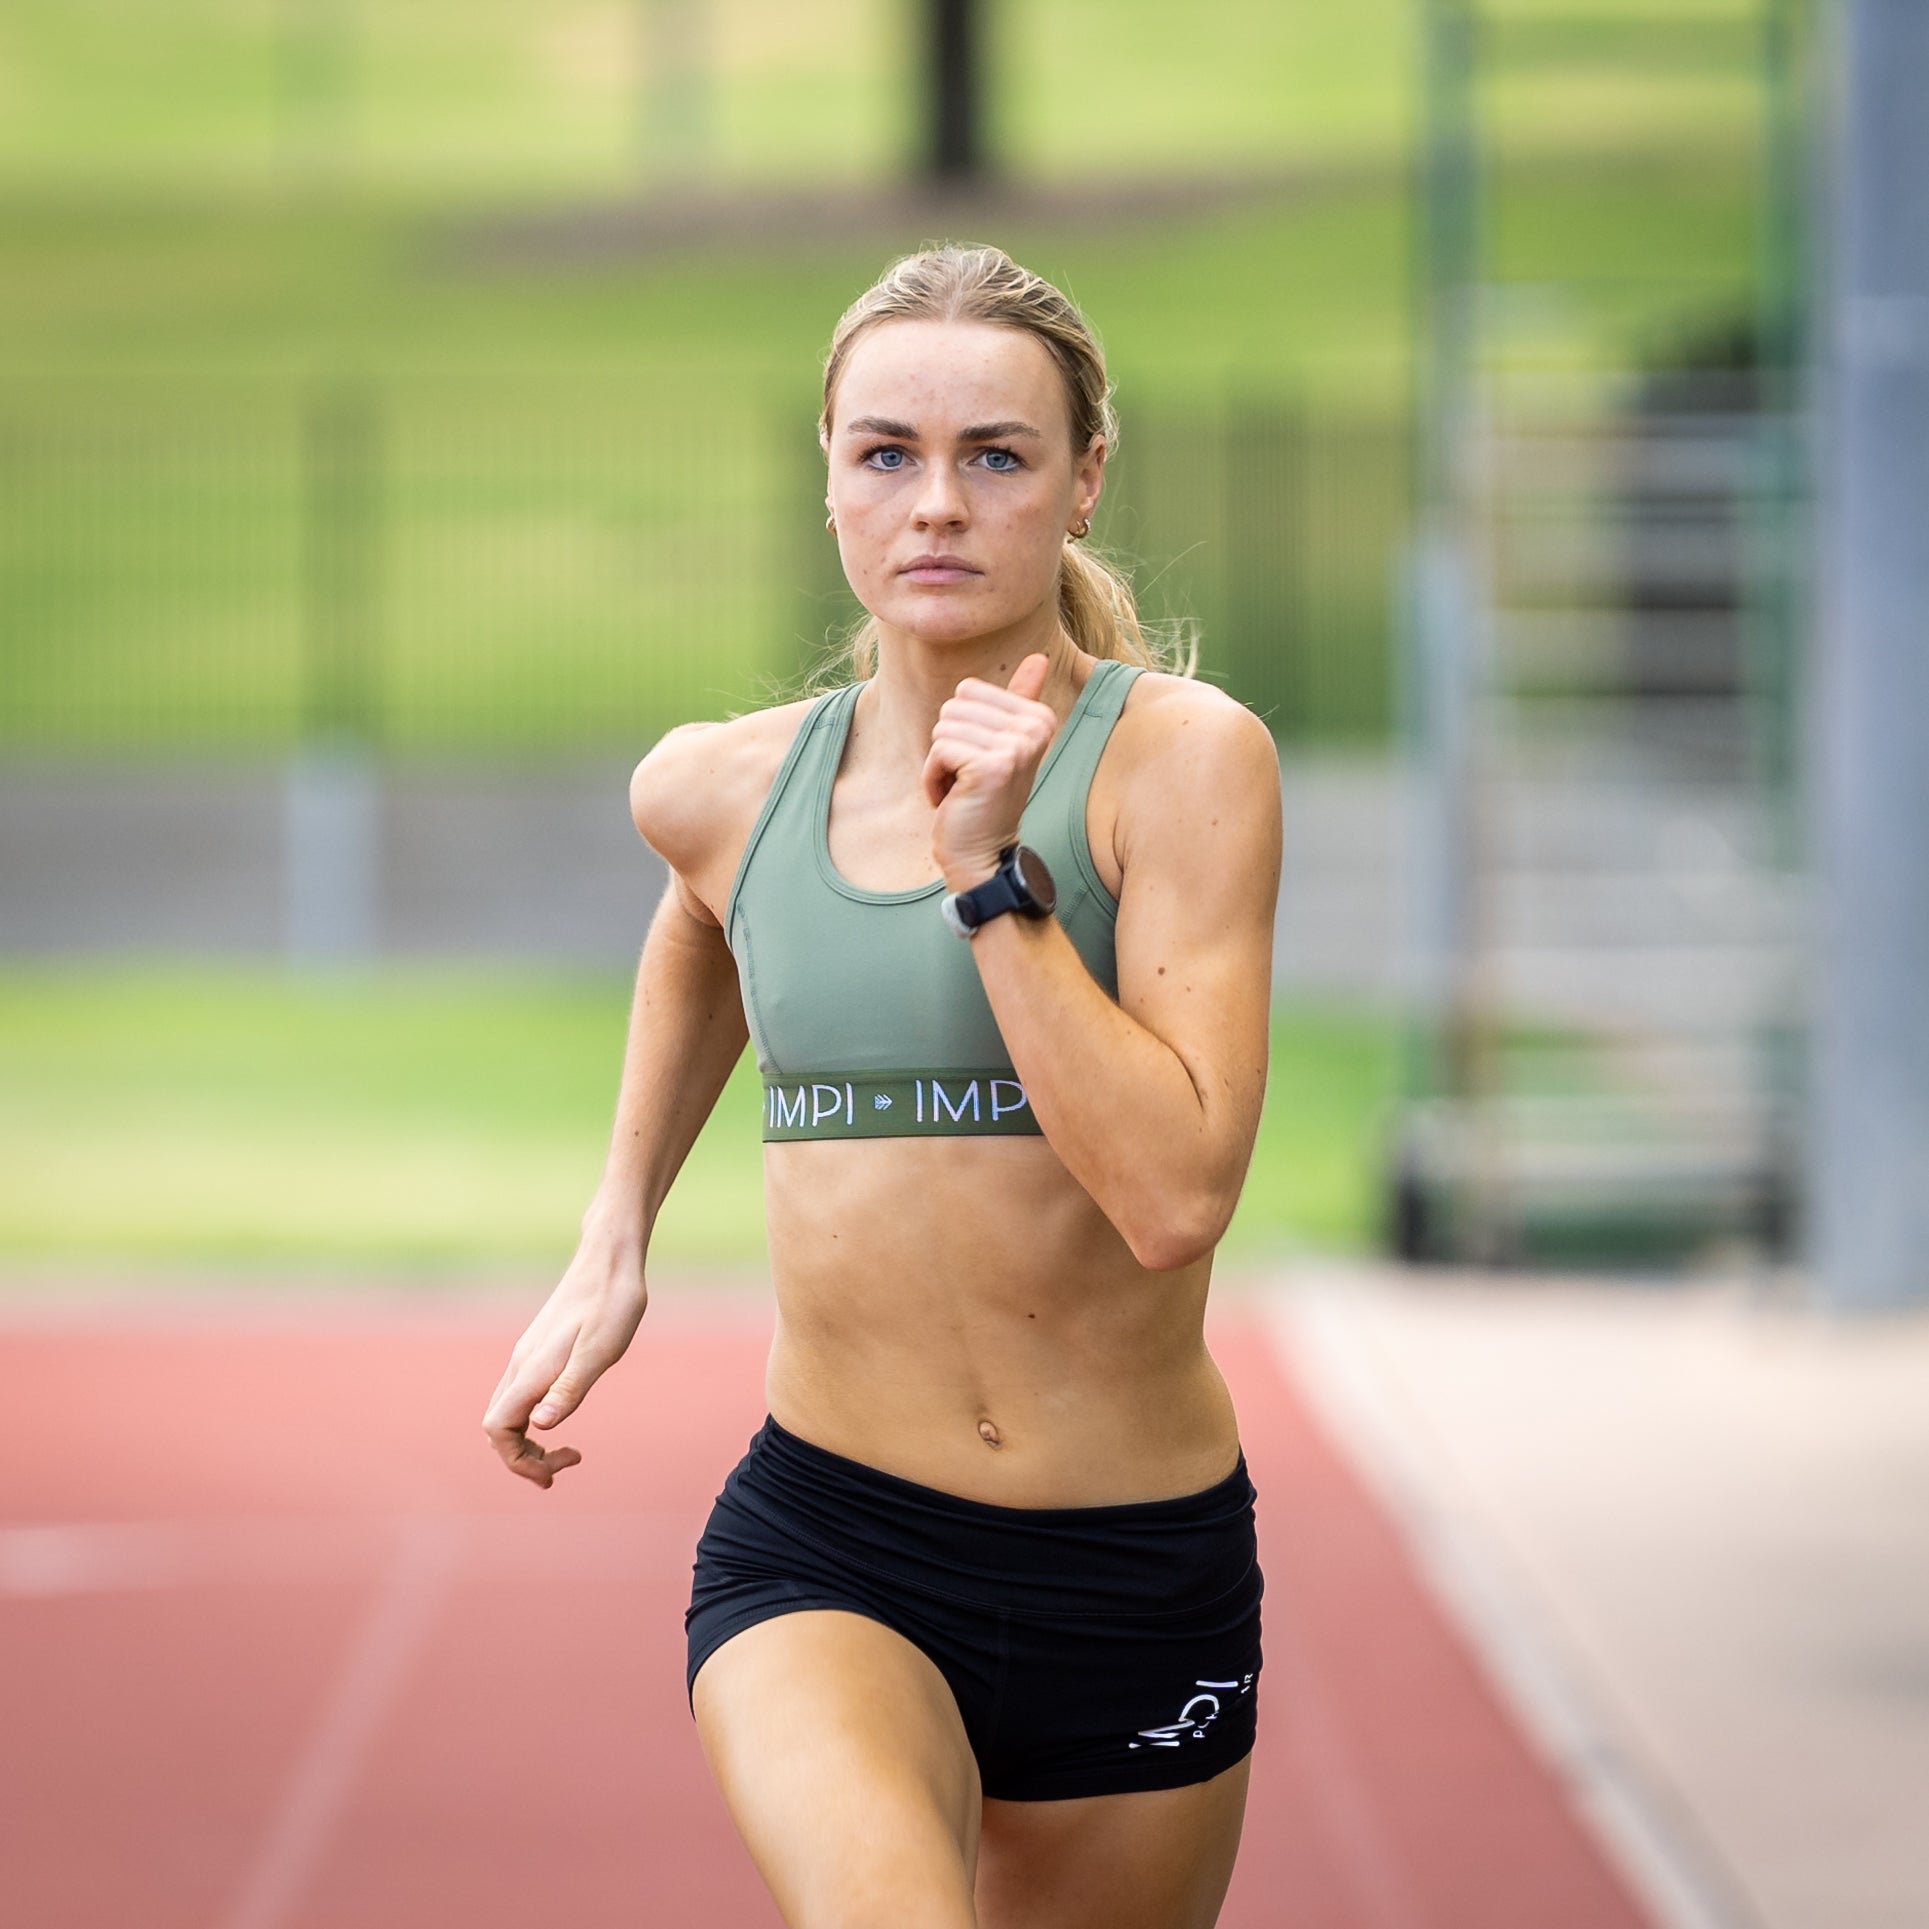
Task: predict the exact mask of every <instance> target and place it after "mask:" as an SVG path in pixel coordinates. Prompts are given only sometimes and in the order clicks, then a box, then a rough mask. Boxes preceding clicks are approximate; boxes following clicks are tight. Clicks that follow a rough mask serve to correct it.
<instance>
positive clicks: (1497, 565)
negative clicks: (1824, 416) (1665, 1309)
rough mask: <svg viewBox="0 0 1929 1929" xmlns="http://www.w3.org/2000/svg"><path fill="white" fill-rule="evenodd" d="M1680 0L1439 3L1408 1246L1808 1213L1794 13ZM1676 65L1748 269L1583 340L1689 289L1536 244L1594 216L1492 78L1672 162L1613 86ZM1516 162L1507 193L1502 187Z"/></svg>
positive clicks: (1423, 337)
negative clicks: (1717, 122) (1746, 230)
mask: <svg viewBox="0 0 1929 1929" xmlns="http://www.w3.org/2000/svg"><path fill="white" fill-rule="evenodd" d="M1692 4H1693V0H1690V6H1689V7H1677V8H1673V9H1670V10H1668V11H1666V12H1662V11H1659V10H1654V9H1648V10H1643V11H1639V12H1632V11H1631V12H1622V13H1615V14H1612V15H1590V16H1587V17H1582V16H1580V15H1578V14H1576V13H1575V12H1574V11H1573V10H1572V9H1569V8H1563V9H1561V10H1560V11H1558V12H1550V11H1549V10H1548V9H1547V7H1546V4H1545V0H1543V3H1542V5H1541V7H1540V9H1539V10H1538V11H1531V12H1530V11H1525V10H1523V9H1522V8H1521V7H1520V6H1517V5H1515V6H1506V7H1502V6H1500V5H1498V4H1495V3H1494V0H1485V3H1484V4H1473V3H1472V0H1430V4H1429V6H1428V8H1427V16H1428V39H1427V53H1428V66H1429V80H1428V88H1427V97H1428V114H1427V131H1426V139H1425V142H1424V147H1423V154H1424V165H1423V170H1422V178H1421V181H1420V183H1419V194H1418V199H1419V204H1420V208H1421V219H1420V223H1419V228H1420V241H1421V245H1420V249H1419V251H1418V256H1417V259H1418V261H1419V263H1420V269H1419V272H1418V274H1417V276H1416V281H1417V283H1418V304H1419V307H1418V313H1417V315H1416V339H1417V341H1418V342H1419V344H1420V360H1419V370H1418V378H1417V386H1416V394H1417V401H1416V408H1417V425H1416V426H1417V459H1416V479H1415V481H1416V497H1417V513H1416V532H1417V533H1416V538H1415V542H1414V547H1413V552H1412V557H1411V566H1410V569H1409V571H1408V573H1407V592H1408V593H1407V621H1406V625H1405V661H1404V679H1403V687H1404V691H1405V699H1406V701H1405V725H1406V732H1407V750H1408V768H1409V771H1410V773H1411V784H1412V812H1411V817H1410V820H1409V826H1408V830H1409V836H1408V853H1409V860H1410V865H1411V871H1412V876H1413V881H1414V918H1415V936H1416V945H1415V960H1416V978H1417V982H1416V983H1415V985H1414V987H1413V988H1414V992H1415V1001H1414V1010H1415V1013H1416V1016H1415V1020H1414V1023H1413V1026H1412V1029H1411V1038H1410V1047H1409V1050H1408V1053H1407V1077H1406V1092H1405V1097H1404V1101H1403V1103H1402V1106H1401V1108H1400V1111H1399V1115H1398V1118H1397V1121H1396V1124H1395V1128H1394V1130H1393V1132H1392V1134H1391V1141H1390V1144H1389V1149H1388V1158H1387V1213H1388V1221H1389V1238H1390V1243H1391V1244H1392V1245H1393V1247H1394V1248H1395V1250H1397V1251H1398V1252H1399V1253H1400V1254H1402V1255H1403V1256H1405V1257H1407V1258H1410V1259H1415V1260H1435V1261H1466V1262H1472V1263H1481V1264H1507V1263H1512V1262H1520V1261H1524V1260H1534V1259H1539V1260H1548V1259H1557V1258H1574V1259H1580V1260H1607V1261H1620V1262H1628V1261H1637V1262H1638V1261H1642V1260H1648V1259H1658V1258H1670V1259H1673V1258H1679V1257H1680V1256H1682V1255H1683V1254H1684V1253H1686V1252H1689V1251H1692V1250H1696V1249H1699V1248H1701V1247H1703V1246H1704V1245H1705V1244H1706V1242H1708V1241H1710V1240H1723V1239H1727V1240H1731V1241H1732V1240H1735V1239H1741V1240H1745V1241H1747V1242H1749V1243H1750V1244H1751V1245H1752V1247H1753V1248H1754V1249H1755V1250H1757V1251H1760V1252H1764V1253H1769V1254H1776V1253H1780V1252H1783V1251H1786V1250H1787V1249H1788V1247H1789V1245H1790V1242H1791V1240H1792V1238H1793V1236H1794V1225H1795V1220H1796V1217H1797V1214H1798V1212H1799V1205H1800V1202H1799V1198H1798V1196H1797V1193H1798V1187H1797V1175H1798V1173H1799V1169H1800V1161H1799V1156H1798V1148H1797V1145H1796V1142H1795V1132H1796V1123H1795V1122H1796V1121H1797V1119H1798V1118H1799V1116H1800V1084H1801V1078H1802V1064H1801V1057H1802V1054H1801V1043H1800V1041H1801V1036H1802V1024H1801V1015H1802V1002H1803V985H1802V970H1801V957H1802V951H1803V946H1802V943H1801V937H1802V933H1801V929H1800V924H1801V919H1802V916H1803V893H1802V890H1801V884H1800V869H1799V857H1800V854H1799V851H1798V849H1797V848H1796V844H1797V840H1796V836H1795V825H1796V819H1797V812H1796V808H1795V795H1796V782H1797V748H1798V746H1797V744H1796V740H1795V739H1796V726H1795V718H1796V716H1797V715H1798V712H1799V706H1798V701H1797V697H1798V691H1797V670H1798V663H1799V657H1800V652H1799V649H1798V647H1797V641H1798V637H1799V634H1800V631H1801V628H1802V622H1803V610H1804V598H1805V595H1806V578H1805V569H1804V557H1805V554H1806V549H1807V544H1806V538H1805V522H1806V516H1805V507H1804V497H1803V490H1802V486H1801V479H1802V475H1803V461H1802V439H1803V430H1802V413H1801V398H1800V396H1799V393H1798V383H1797V380H1796V376H1795V371H1796V369H1797V368H1798V366H1799V361H1800V357H1799V352H1798V350H1799V335H1800V328H1801V319H1802V310H1803V302H1802V288H1803V284H1804V273H1803V266H1802V264H1803V259H1804V242H1803V229H1804V219H1803V202H1804V193H1803V188H1802V183H1803V182H1804V180H1805V179H1806V178H1807V175H1806V168H1805V164H1804V161H1803V157H1802V152H1801V133H1800V130H1801V127H1802V124H1803V115H1802V94H1803V87H1804V79H1803V76H1804V70H1805V56H1804V49H1805V45H1806V37H1807V36H1806V26H1805V22H1804V20H1803V18H1802V17H1801V14H1800V12H1799V11H1798V8H1797V6H1796V4H1794V0H1767V4H1766V5H1765V6H1760V7H1757V8H1755V9H1754V10H1747V9H1744V8H1742V7H1738V6H1735V5H1727V6H1723V7H1721V8H1720V9H1719V10H1718V11H1713V12H1710V11H1705V10H1704V11H1701V12H1696V11H1693V10H1692ZM1684 76H1699V77H1700V78H1701V79H1702V81H1703V82H1707V81H1709V80H1710V79H1711V78H1713V77H1716V76H1719V77H1720V79H1719V83H1718V84H1719V85H1721V86H1725V87H1727V88H1728V90H1729V91H1728V94H1727V96H1726V97H1727V98H1728V99H1730V100H1731V101H1733V100H1739V101H1743V102H1745V103H1746V104H1747V110H1748V111H1749V112H1750V113H1752V114H1754V115H1755V116H1756V119H1755V123H1754V134H1755V137H1756V138H1757V139H1758V141H1759V146H1758V148H1757V155H1758V170H1757V174H1756V178H1757V179H1758V180H1759V182H1760V192H1759V205H1760V208H1761V212H1762V219H1761V222H1760V225H1759V228H1758V246H1757V258H1756V270H1755V275H1754V284H1755V285H1754V287H1753V289H1752V291H1751V292H1750V293H1748V294H1747V295H1746V296H1745V298H1744V300H1743V301H1742V303H1740V304H1739V305H1738V307H1734V308H1730V309H1729V310H1728V311H1727V312H1725V313H1724V312H1721V311H1719V310H1710V308H1709V306H1708V290H1707V288H1706V287H1702V286H1684V287H1683V288H1682V289H1681V290H1680V293H1679V300H1678V303H1677V304H1676V305H1675V310H1674V312H1677V313H1678V314H1679V315H1680V316H1681V317H1682V320H1681V323H1680V325H1679V326H1678V327H1677V328H1675V329H1674V330H1673V331H1672V333H1671V335H1670V336H1669V337H1668V338H1667V339H1666V340H1664V341H1662V342H1661V343H1660V344H1659V345H1658V346H1656V347H1654V348H1652V349H1651V350H1650V351H1649V352H1648V353H1646V354H1644V355H1643V356H1641V357H1640V360H1639V365H1638V366H1629V365H1628V363H1629V360H1630V359H1631V358H1629V357H1627V356H1625V355H1622V356H1619V357H1616V356H1612V355H1604V354H1603V353H1601V352H1600V349H1599V345H1600V344H1601V343H1604V342H1612V341H1614V340H1616V338H1617V335H1618V336H1619V337H1620V338H1621V339H1622V340H1625V339H1626V338H1627V337H1628V336H1629V335H1631V334H1633V335H1637V336H1638V334H1639V331H1638V330H1632V329H1629V328H1628V327H1626V326H1625V325H1624V324H1619V323H1617V320H1616V318H1617V317H1625V316H1627V315H1629V314H1632V313H1636V312H1639V313H1641V314H1644V315H1647V316H1649V317H1652V316H1654V315H1656V314H1667V313H1668V312H1670V298H1669V297H1670V291H1669V290H1668V289H1666V288H1660V287H1656V286H1648V285H1644V286H1640V287H1637V288H1633V289H1630V287H1629V286H1628V285H1627V282H1628V277H1627V276H1625V275H1623V276H1621V277H1619V278H1618V279H1617V278H1616V277H1615V276H1614V275H1612V274H1603V273H1590V274H1585V275H1583V274H1581V273H1579V272H1574V271H1568V272H1564V271H1563V269H1562V266H1561V263H1560V260H1559V259H1557V260H1556V261H1555V262H1554V264H1553V265H1552V266H1548V265H1543V264H1542V263H1540V262H1538V261H1537V260H1536V258H1535V256H1536V247H1537V244H1539V245H1542V246H1543V249H1544V252H1546V253H1547V254H1550V255H1552V256H1555V257H1559V258H1565V257H1569V256H1572V255H1574V253H1575V252H1576V251H1575V249H1574V248H1573V246H1572V237H1570V236H1564V235H1563V234H1561V232H1560V224H1559V222H1558V219H1553V218H1550V216H1549V213H1548V209H1549V207H1552V206H1556V205H1557V203H1555V202H1554V201H1552V200H1550V199H1549V198H1548V197H1549V189H1548V180H1547V176H1548V174H1549V172H1550V170H1549V169H1546V168H1542V169H1539V170H1537V169H1536V168H1535V167H1534V165H1533V164H1532V162H1531V160H1529V159H1523V156H1522V154H1521V153H1520V152H1510V150H1509V141H1510V133H1509V104H1510V103H1511V104H1512V108H1513V110H1514V114H1513V118H1514V120H1515V121H1516V122H1518V120H1519V119H1520V114H1519V112H1518V110H1519V108H1520V107H1521V105H1522V104H1523V103H1525V104H1526V106H1527V107H1528V108H1529V109H1530V110H1537V111H1538V113H1539V125H1540V127H1541V130H1542V138H1543V140H1544V139H1545V136H1546V129H1547V126H1548V123H1549V115H1550V112H1551V110H1552V108H1553V103H1555V102H1557V101H1558V100H1560V99H1562V98H1566V99H1570V100H1572V101H1574V102H1576V103H1577V107H1576V113H1577V115H1579V114H1583V113H1586V112H1588V111H1590V109H1591V111H1593V113H1594V115H1595V120H1594V122H1593V123H1592V124H1591V128H1590V133H1589V139H1591V140H1592V141H1593V142H1594V146H1593V147H1592V149H1589V148H1588V147H1587V146H1586V143H1585V142H1583V143H1581V144H1580V146H1579V147H1578V148H1577V152H1576V154H1575V155H1574V156H1571V157H1570V158H1569V161H1568V173H1567V177H1566V178H1568V179H1570V180H1572V181H1575V182H1577V183H1579V184H1580V188H1581V191H1582V192H1585V188H1586V183H1587V181H1588V179H1589V178H1590V175H1591V176H1592V178H1594V179H1610V180H1611V179H1616V178H1619V179H1622V180H1626V179H1630V178H1635V175H1634V174H1633V173H1631V172H1629V170H1639V169H1640V167H1641V166H1642V165H1643V164H1644V162H1646V163H1647V164H1649V165H1652V166H1653V167H1654V173H1653V175H1652V178H1653V179H1654V180H1655V181H1657V182H1665V181H1666V180H1667V178H1668V173H1667V166H1666V162H1667V154H1668V151H1669V149H1668V144H1670V143H1674V144H1676V149H1677V151H1678V147H1679V143H1680V141H1681V137H1682V128H1681V125H1680V123H1679V121H1678V120H1674V121H1671V120H1670V119H1669V117H1668V115H1667V114H1666V113H1656V114H1653V115H1649V114H1645V113H1642V112H1638V111H1629V110H1628V108H1627V107H1624V108H1623V110H1622V111H1620V112H1618V113H1617V112H1615V111H1614V104H1615V102H1616V101H1617V100H1619V101H1621V102H1623V103H1629V104H1633V105H1636V106H1638V105H1639V104H1640V103H1642V102H1659V103H1661V104H1662V105H1663V106H1665V104H1666V102H1667V100H1668V88H1669V86H1670V84H1675V85H1679V83H1680V82H1681V80H1682V79H1683V77H1684ZM1617 88H1618V89H1619V90H1620V91H1619V92H1618V93H1617V91H1616V90H1617ZM1562 90H1566V91H1565V95H1563V92H1562ZM1680 97H1681V98H1685V95H1684V96H1680ZM1644 144H1646V146H1645V149H1644ZM1711 151H1713V150H1712V149H1711ZM1535 196H1539V197H1541V200H1540V203H1539V212H1538V214H1537V215H1536V216H1535V217H1534V219H1528V218H1525V217H1522V216H1518V215H1516V216H1515V217H1514V218H1512V219H1511V221H1510V213H1509V198H1510V197H1513V199H1514V201H1515V202H1520V201H1522V200H1523V199H1530V198H1532V197H1535ZM1537 223H1538V225H1536V224H1537ZM1497 243H1504V247H1503V246H1501V245H1497ZM1503 255H1504V260H1503ZM1550 317H1551V318H1552V319H1553V322H1554V324H1556V325H1554V326H1549V318H1550ZM1603 318H1605V319H1603ZM1652 333H1653V331H1652V328H1650V337H1652ZM1577 343H1580V344H1582V346H1581V347H1580V348H1579V349H1577V348H1576V344H1577Z"/></svg>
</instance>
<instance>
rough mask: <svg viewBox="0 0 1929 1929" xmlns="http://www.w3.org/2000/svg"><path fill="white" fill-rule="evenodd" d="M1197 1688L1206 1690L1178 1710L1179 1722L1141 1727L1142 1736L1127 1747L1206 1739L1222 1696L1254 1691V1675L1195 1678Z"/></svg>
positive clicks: (1140, 1734)
mask: <svg viewBox="0 0 1929 1929" xmlns="http://www.w3.org/2000/svg"><path fill="white" fill-rule="evenodd" d="M1192 1685H1193V1686H1194V1687H1195V1688H1202V1689H1204V1690H1205V1691H1206V1692H1205V1693H1203V1694H1196V1695H1194V1696H1193V1697H1192V1699H1191V1700H1190V1701H1188V1702H1187V1703H1186V1705H1185V1706H1184V1707H1183V1708H1181V1709H1180V1710H1179V1719H1178V1720H1177V1721H1167V1722H1162V1723H1160V1725H1159V1726H1158V1727H1157V1728H1141V1729H1140V1730H1139V1739H1138V1740H1137V1741H1129V1742H1127V1743H1126V1744H1125V1745H1126V1747H1127V1748H1177V1747H1178V1746H1179V1745H1180V1744H1181V1743H1182V1742H1187V1741H1204V1740H1205V1738H1206V1730H1207V1729H1208V1728H1209V1727H1211V1726H1212V1724H1213V1722H1214V1721H1215V1720H1216V1719H1217V1717H1218V1715H1219V1711H1220V1708H1221V1706H1222V1705H1223V1704H1222V1703H1221V1701H1220V1699H1219V1698H1220V1696H1221V1695H1226V1696H1230V1697H1233V1698H1235V1699H1236V1698H1237V1697H1238V1696H1240V1695H1249V1694H1251V1693H1252V1686H1253V1678H1252V1676H1251V1675H1249V1674H1246V1675H1241V1676H1240V1677H1239V1679H1238V1680H1237V1681H1195V1682H1194V1683H1193V1684H1192Z"/></svg>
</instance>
